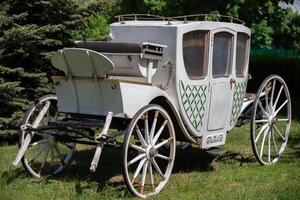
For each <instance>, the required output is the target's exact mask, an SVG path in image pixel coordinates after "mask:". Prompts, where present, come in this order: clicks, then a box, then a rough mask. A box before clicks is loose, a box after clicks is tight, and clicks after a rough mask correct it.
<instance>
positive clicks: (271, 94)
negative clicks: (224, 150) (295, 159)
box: [250, 75, 292, 165]
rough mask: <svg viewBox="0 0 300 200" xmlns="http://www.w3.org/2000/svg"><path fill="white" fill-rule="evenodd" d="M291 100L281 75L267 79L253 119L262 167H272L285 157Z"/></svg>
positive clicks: (252, 132)
mask: <svg viewBox="0 0 300 200" xmlns="http://www.w3.org/2000/svg"><path fill="white" fill-rule="evenodd" d="M291 109H292V108H291V98H290V94H289V90H288V87H287V85H286V83H285V82H284V80H283V79H282V78H281V77H280V76H278V75H270V76H269V77H267V78H266V79H265V80H264V81H263V83H262V84H261V86H260V87H259V89H258V92H257V94H256V98H255V101H254V103H253V110H252V114H251V120H250V139H251V145H252V150H253V153H254V155H255V157H256V159H257V160H258V161H259V162H260V163H261V164H262V165H271V164H274V163H276V162H277V161H278V159H279V158H280V156H281V155H282V154H283V152H284V150H285V148H286V145H287V142H288V137H289V133H290V128H291V121H292V119H291V117H292V116H291V115H292V111H291Z"/></svg>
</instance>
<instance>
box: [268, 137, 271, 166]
mask: <svg viewBox="0 0 300 200" xmlns="http://www.w3.org/2000/svg"><path fill="white" fill-rule="evenodd" d="M268 161H269V162H270V161H271V133H270V131H269V132H268Z"/></svg>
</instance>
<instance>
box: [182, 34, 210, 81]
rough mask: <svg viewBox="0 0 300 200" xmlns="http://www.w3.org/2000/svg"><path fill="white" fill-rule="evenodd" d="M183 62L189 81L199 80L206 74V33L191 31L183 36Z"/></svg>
mask: <svg viewBox="0 0 300 200" xmlns="http://www.w3.org/2000/svg"><path fill="white" fill-rule="evenodd" d="M182 49H183V61H184V66H185V70H186V73H187V75H188V76H189V78H190V79H201V78H204V77H206V74H207V57H208V31H192V32H189V33H185V34H184V35H183V41H182Z"/></svg>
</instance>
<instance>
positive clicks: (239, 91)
mask: <svg viewBox="0 0 300 200" xmlns="http://www.w3.org/2000/svg"><path fill="white" fill-rule="evenodd" d="M246 86H247V83H246V81H245V82H238V83H236V85H235V88H234V93H233V104H232V110H231V118H230V125H233V124H234V122H235V121H236V120H237V118H238V117H239V114H240V111H241V108H242V105H243V100H244V97H245V93H246Z"/></svg>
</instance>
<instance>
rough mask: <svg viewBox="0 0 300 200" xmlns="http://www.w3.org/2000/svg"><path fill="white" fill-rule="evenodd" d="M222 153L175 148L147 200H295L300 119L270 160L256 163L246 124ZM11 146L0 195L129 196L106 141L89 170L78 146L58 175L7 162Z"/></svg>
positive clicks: (3, 155)
mask: <svg viewBox="0 0 300 200" xmlns="http://www.w3.org/2000/svg"><path fill="white" fill-rule="evenodd" d="M225 149H226V151H227V153H226V154H225V155H223V156H222V157H219V158H218V159H216V160H213V161H212V159H210V158H209V157H207V155H206V154H205V153H203V152H202V151H201V150H199V149H197V148H196V147H192V148H188V149H185V150H179V146H178V147H177V154H176V161H175V166H174V170H173V175H172V176H171V179H170V181H169V183H168V184H167V186H166V188H165V189H164V190H163V191H162V192H161V193H160V194H159V195H158V196H156V197H153V199H224V198H227V199H299V198H300V123H299V122H296V121H294V122H293V125H292V131H291V134H290V138H289V143H288V148H287V150H286V152H285V153H284V154H283V156H282V157H281V159H280V160H279V162H278V163H277V164H276V165H273V166H260V165H259V164H258V162H256V160H255V158H254V156H253V155H252V151H251V146H250V141H249V128H248V126H245V127H242V128H235V129H234V130H232V131H231V132H230V133H229V134H228V136H227V143H226V145H225ZM16 152H17V147H16V146H4V147H0V178H1V179H0V195H1V196H0V199H2V200H5V199H14V200H18V199H22V200H23V199H32V200H34V199H39V200H40V199H124V198H128V199H132V198H134V197H133V196H132V195H131V194H130V193H129V192H128V190H127V188H126V186H125V183H124V182H123V179H122V170H121V163H122V153H121V152H122V148H121V147H110V146H107V147H106V148H105V149H104V152H103V154H102V157H101V159H100V166H99V167H98V170H97V172H96V173H95V174H90V173H89V164H90V162H91V160H92V157H93V148H92V147H83V146H79V148H78V149H77V152H76V154H75V156H74V161H73V162H72V164H71V165H70V166H68V168H66V170H65V171H64V172H63V173H62V174H61V175H60V176H58V177H55V178H48V179H42V180H37V179H35V178H32V177H30V176H29V175H28V174H27V173H26V172H25V171H24V169H23V168H22V166H21V164H20V166H19V167H18V168H14V167H13V166H12V165H11V163H12V161H13V160H14V158H15V155H16Z"/></svg>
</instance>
